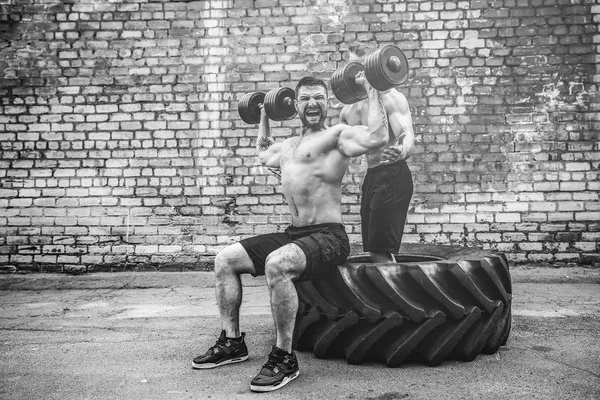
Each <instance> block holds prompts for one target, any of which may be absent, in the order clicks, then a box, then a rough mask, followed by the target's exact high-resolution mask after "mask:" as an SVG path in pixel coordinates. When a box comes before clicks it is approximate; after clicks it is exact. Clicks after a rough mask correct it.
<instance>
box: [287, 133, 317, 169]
mask: <svg viewBox="0 0 600 400" xmlns="http://www.w3.org/2000/svg"><path fill="white" fill-rule="evenodd" d="M321 147H322V146H320V145H319V143H315V142H314V141H302V140H300V139H298V140H293V141H290V143H289V145H288V146H286V147H285V148H284V149H282V153H281V158H280V162H281V166H282V167H284V166H286V165H294V164H296V165H297V164H313V163H315V162H317V161H318V160H320V159H322V158H323V157H324V152H323V149H322V148H321Z"/></svg>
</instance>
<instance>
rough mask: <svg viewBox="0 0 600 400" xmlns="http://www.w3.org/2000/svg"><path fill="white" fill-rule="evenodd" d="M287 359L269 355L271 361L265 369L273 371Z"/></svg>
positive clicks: (268, 361)
mask: <svg viewBox="0 0 600 400" xmlns="http://www.w3.org/2000/svg"><path fill="white" fill-rule="evenodd" d="M284 359H285V357H281V356H278V355H275V354H269V359H268V360H267V363H266V364H265V365H263V368H266V369H269V370H271V371H273V370H274V369H275V367H276V366H277V364H279V363H282V362H284Z"/></svg>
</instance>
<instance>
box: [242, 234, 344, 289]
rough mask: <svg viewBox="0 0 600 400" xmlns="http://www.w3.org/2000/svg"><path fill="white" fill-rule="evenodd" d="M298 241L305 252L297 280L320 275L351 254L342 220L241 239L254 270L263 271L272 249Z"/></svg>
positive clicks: (259, 272)
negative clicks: (304, 264)
mask: <svg viewBox="0 0 600 400" xmlns="http://www.w3.org/2000/svg"><path fill="white" fill-rule="evenodd" d="M290 243H294V244H296V245H298V247H300V248H301V249H302V251H303V252H304V255H305V256H306V270H305V271H304V273H303V274H302V276H301V277H300V279H299V280H301V281H307V280H311V279H315V278H319V277H321V276H323V275H325V274H326V273H327V272H329V271H331V270H332V269H333V268H335V267H336V266H338V265H341V264H343V263H344V261H346V258H347V257H348V255H349V254H350V240H349V239H348V235H347V234H346V230H345V229H344V225H342V224H334V223H331V224H318V225H309V226H301V227H295V226H292V225H290V226H289V227H287V229H286V230H285V232H280V233H269V234H266V235H259V236H254V237H251V238H248V239H242V240H241V241H240V244H241V245H242V246H243V247H244V249H245V250H246V252H247V253H248V255H249V256H250V259H252V262H253V263H254V269H255V271H256V274H253V275H254V276H258V275H264V274H265V260H266V259H267V256H268V255H269V254H271V253H272V252H273V251H275V250H277V249H278V248H280V247H283V246H285V245H286V244H290Z"/></svg>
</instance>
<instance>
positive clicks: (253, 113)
mask: <svg viewBox="0 0 600 400" xmlns="http://www.w3.org/2000/svg"><path fill="white" fill-rule="evenodd" d="M264 101H265V94H264V93H263V92H255V93H248V94H246V95H244V96H243V97H242V98H241V99H240V102H239V103H238V113H239V114H240V117H241V118H242V121H244V122H245V123H247V124H258V123H259V122H260V107H259V105H260V104H261V103H263V102H264Z"/></svg>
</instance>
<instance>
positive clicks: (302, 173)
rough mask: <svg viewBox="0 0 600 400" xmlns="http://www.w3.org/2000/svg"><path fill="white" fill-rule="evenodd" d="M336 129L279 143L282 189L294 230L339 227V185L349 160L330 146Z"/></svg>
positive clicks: (335, 147)
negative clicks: (297, 227)
mask: <svg viewBox="0 0 600 400" xmlns="http://www.w3.org/2000/svg"><path fill="white" fill-rule="evenodd" d="M336 129H339V128H337V127H330V128H325V129H324V130H323V131H321V132H310V133H308V134H305V135H303V136H300V137H293V138H289V139H286V140H285V141H284V142H283V143H282V148H281V158H280V163H281V187H282V191H283V194H284V196H285V198H286V201H287V203H288V205H289V207H290V212H291V215H292V223H293V224H294V226H306V225H314V224H322V223H342V210H341V197H342V189H341V182H342V178H343V176H344V173H345V172H346V169H347V167H348V163H349V158H348V157H345V156H343V155H342V154H341V153H340V152H339V150H338V149H337V146H336V145H335V143H333V142H332V141H334V140H337V135H336V134H329V133H330V132H332V131H335V130H336ZM330 130H331V131H330ZM327 131H329V132H327Z"/></svg>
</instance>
